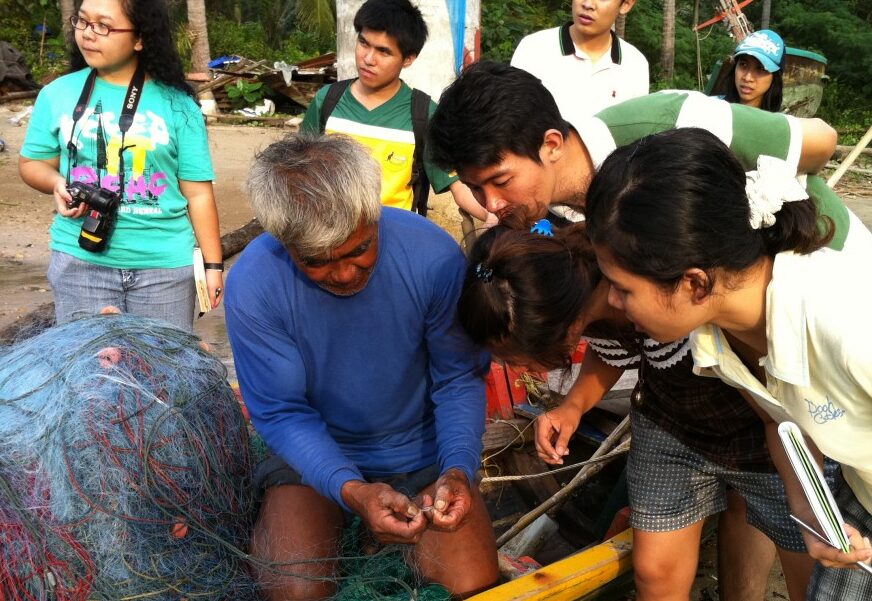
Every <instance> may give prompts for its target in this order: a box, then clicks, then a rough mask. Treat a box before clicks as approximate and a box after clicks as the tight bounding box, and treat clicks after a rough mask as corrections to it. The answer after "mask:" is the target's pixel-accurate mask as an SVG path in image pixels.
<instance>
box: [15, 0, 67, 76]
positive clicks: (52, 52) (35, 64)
mask: <svg viewBox="0 0 872 601" xmlns="http://www.w3.org/2000/svg"><path fill="white" fill-rule="evenodd" d="M49 4H50V6H47V7H45V8H44V9H43V8H41V7H40V2H20V3H17V4H14V5H13V6H12V7H7V10H8V9H10V8H11V10H8V12H6V13H5V14H4V15H3V19H2V20H0V40H4V41H6V42H9V43H10V44H12V45H13V46H15V47H16V48H17V49H18V50H19V51H20V52H21V53H22V54H23V55H24V56H25V57H26V59H27V64H28V65H29V66H30V70H31V72H32V73H33V78H34V79H35V80H36V81H43V80H44V79H45V78H47V77H48V76H50V75H52V74H57V73H61V72H63V71H65V70H66V69H67V68H68V62H67V56H68V51H67V47H66V44H65V43H64V40H63V31H62V30H61V26H60V13H59V12H58V11H57V9H56V6H55V5H54V4H51V3H49ZM43 19H45V24H46V26H47V27H48V29H49V30H50V31H52V32H54V35H53V36H52V37H46V38H45V40H44V41H42V49H41V50H40V41H41V40H40V36H39V35H36V34H35V33H34V27H36V26H37V25H42V23H43Z"/></svg>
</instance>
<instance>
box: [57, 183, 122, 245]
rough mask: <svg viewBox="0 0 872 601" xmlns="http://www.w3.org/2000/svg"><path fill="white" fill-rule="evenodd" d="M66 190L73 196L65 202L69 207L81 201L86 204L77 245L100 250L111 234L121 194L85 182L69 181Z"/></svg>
mask: <svg viewBox="0 0 872 601" xmlns="http://www.w3.org/2000/svg"><path fill="white" fill-rule="evenodd" d="M67 192H69V194H70V196H72V197H73V198H72V200H70V201H69V202H68V203H67V206H68V207H69V208H71V209H74V208H76V207H78V206H79V205H81V204H82V203H85V204H86V205H88V212H87V213H85V221H84V223H82V231H81V232H79V246H81V247H82V248H84V249H85V250H87V251H90V252H95V253H98V252H101V251H102V250H103V249H105V248H106V244H107V243H108V242H109V237H110V236H111V235H112V229H113V227H114V226H115V217H116V215H117V213H118V206H119V205H120V204H121V194H120V193H118V192H112V191H111V190H106V189H105V188H100V187H98V186H94V185H92V184H86V183H85V182H73V183H71V184H70V185H69V186H68V187H67Z"/></svg>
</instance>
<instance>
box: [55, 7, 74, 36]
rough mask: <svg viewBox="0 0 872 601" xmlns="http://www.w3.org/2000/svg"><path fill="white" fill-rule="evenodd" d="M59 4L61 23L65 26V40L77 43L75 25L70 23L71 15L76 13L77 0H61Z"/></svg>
mask: <svg viewBox="0 0 872 601" xmlns="http://www.w3.org/2000/svg"><path fill="white" fill-rule="evenodd" d="M59 4H60V8H61V25H62V26H63V28H64V40H65V41H66V42H67V44H75V43H76V41H75V39H73V26H72V24H71V23H70V17H72V16H73V15H74V14H76V3H75V0H60V2H59Z"/></svg>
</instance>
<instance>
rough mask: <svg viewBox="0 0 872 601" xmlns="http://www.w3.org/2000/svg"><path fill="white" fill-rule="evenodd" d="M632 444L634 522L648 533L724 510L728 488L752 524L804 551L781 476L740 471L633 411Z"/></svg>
mask: <svg viewBox="0 0 872 601" xmlns="http://www.w3.org/2000/svg"><path fill="white" fill-rule="evenodd" d="M630 424H631V426H632V432H633V443H632V446H631V447H630V456H629V459H628V461H627V485H628V489H629V496H630V508H631V510H632V511H631V513H630V524H631V525H632V526H633V527H634V528H638V529H640V530H645V531H646V532H671V531H673V530H680V529H681V528H686V527H688V526H690V525H691V524H695V523H696V522H698V521H700V520H702V519H705V518H707V517H708V516H710V515H714V514H716V513H719V512H721V511H723V510H724V509H726V507H727V499H726V491H727V487H728V486H729V487H730V488H733V489H735V490H736V492H738V493H739V494H740V495H741V496H742V497H743V498H744V499H745V502H746V504H747V506H748V523H749V524H751V525H752V526H754V527H755V528H757V529H758V530H760V531H761V532H763V533H764V534H765V535H766V536H768V537H769V538H770V539H772V541H773V542H774V543H775V544H776V545H778V546H779V547H781V548H782V549H786V550H788V551H794V552H805V543H804V542H803V539H802V534H801V533H800V532H799V529H798V528H797V527H796V525H795V524H794V523H793V521H792V520H791V519H790V517H788V516H789V514H790V510H789V508H788V506H787V497H786V495H785V492H784V485H783V483H782V482H781V478H780V477H779V476H778V474H775V473H765V472H748V471H737V470H734V469H729V468H726V467H724V466H722V465H719V464H717V463H715V462H713V461H711V460H710V459H708V458H706V457H705V456H703V455H701V454H700V453H698V452H697V451H695V450H694V449H693V448H691V447H689V446H688V445H686V444H684V443H683V442H681V441H680V440H678V439H677V438H675V437H674V436H672V435H671V434H669V433H668V432H666V431H665V430H663V429H662V428H660V426H658V425H657V424H655V423H654V422H653V421H651V420H649V419H648V418H646V417H645V416H644V415H642V414H641V413H640V412H639V411H631V413H630Z"/></svg>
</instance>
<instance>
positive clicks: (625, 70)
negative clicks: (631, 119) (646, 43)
mask: <svg viewBox="0 0 872 601" xmlns="http://www.w3.org/2000/svg"><path fill="white" fill-rule="evenodd" d="M634 4H636V0H572V21H571V22H570V23H566V24H564V25H561V26H560V27H555V28H553V29H545V30H543V31H537V32H535V33H532V34H530V35H528V36H526V37H525V38H524V39H522V40H521V42H520V43H519V44H518V47H517V48H516V49H515V54H514V55H513V56H512V66H513V67H518V68H520V69H523V70H525V71H527V72H528V73H530V74H532V75H535V76H536V77H538V78H539V79H540V80H541V81H542V83H543V84H544V86H545V87H546V88H548V91H549V92H551V94H552V95H553V96H554V99H555V100H556V101H557V106H558V108H559V109H560V112H561V113H562V114H564V115H568V114H574V115H578V114H579V112H584V113H585V114H587V115H593V114H594V113H597V112H599V111H601V110H602V109H604V108H607V107H609V106H612V105H613V104H617V103H618V102H623V101H624V100H629V99H630V98H635V97H636V96H644V95H645V94H647V93H648V60H647V59H646V58H645V56H644V55H643V54H642V53H641V52H639V51H638V50H637V49H636V48H635V47H634V46H633V45H632V44H630V43H628V42H626V41H624V40H622V39H620V38H619V37H618V36H617V35H616V34H615V33H614V32H613V31H612V26H613V25H614V23H615V19H617V18H618V15H626V14H627V13H628V12H630V9H632V8H633V5H634Z"/></svg>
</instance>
